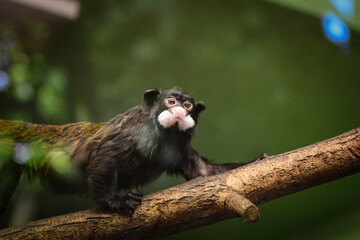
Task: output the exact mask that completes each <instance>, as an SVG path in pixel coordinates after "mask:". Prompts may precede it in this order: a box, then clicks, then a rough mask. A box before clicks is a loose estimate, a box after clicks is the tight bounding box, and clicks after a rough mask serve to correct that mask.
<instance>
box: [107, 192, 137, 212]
mask: <svg viewBox="0 0 360 240" xmlns="http://www.w3.org/2000/svg"><path fill="white" fill-rule="evenodd" d="M143 196H144V195H143V194H142V193H141V192H139V191H138V190H136V189H133V190H131V191H130V192H129V193H128V194H126V195H125V196H123V197H120V196H119V195H117V194H113V195H112V196H111V197H109V198H107V199H106V205H107V206H108V207H109V208H110V209H112V210H117V211H129V210H130V211H131V212H134V210H135V207H136V206H137V205H139V204H140V203H141V200H142V198H143Z"/></svg>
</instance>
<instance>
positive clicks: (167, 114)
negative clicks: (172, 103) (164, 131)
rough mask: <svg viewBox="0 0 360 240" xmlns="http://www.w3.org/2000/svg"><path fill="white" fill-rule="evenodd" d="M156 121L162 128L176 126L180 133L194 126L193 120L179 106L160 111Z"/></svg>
mask: <svg viewBox="0 0 360 240" xmlns="http://www.w3.org/2000/svg"><path fill="white" fill-rule="evenodd" d="M158 121H159V123H160V125H161V126H163V127H164V128H170V127H173V126H176V125H177V127H178V128H179V130H180V131H186V130H188V129H189V128H192V127H194V126H195V121H194V119H193V118H192V117H191V116H190V115H189V114H188V112H187V111H186V110H185V109H184V108H183V107H180V106H177V107H173V108H170V109H167V110H164V111H162V112H161V113H160V114H159V117H158Z"/></svg>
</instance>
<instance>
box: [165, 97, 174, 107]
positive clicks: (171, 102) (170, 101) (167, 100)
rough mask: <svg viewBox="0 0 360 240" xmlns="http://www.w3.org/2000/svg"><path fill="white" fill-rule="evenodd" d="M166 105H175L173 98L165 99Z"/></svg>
mask: <svg viewBox="0 0 360 240" xmlns="http://www.w3.org/2000/svg"><path fill="white" fill-rule="evenodd" d="M166 104H167V105H168V106H174V105H175V104H176V100H175V98H168V99H166Z"/></svg>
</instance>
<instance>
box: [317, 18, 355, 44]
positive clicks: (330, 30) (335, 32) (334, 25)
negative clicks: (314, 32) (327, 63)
mask: <svg viewBox="0 0 360 240" xmlns="http://www.w3.org/2000/svg"><path fill="white" fill-rule="evenodd" d="M322 25H323V29H324V33H325V36H326V38H327V39H328V40H329V41H330V42H333V43H335V44H341V43H346V42H348V41H349V39H350V30H349V28H348V26H347V25H346V24H345V22H343V21H342V20H341V19H340V18H339V17H338V16H336V15H335V14H333V13H326V14H325V15H324V16H323V18H322Z"/></svg>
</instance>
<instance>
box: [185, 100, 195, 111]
mask: <svg viewBox="0 0 360 240" xmlns="http://www.w3.org/2000/svg"><path fill="white" fill-rule="evenodd" d="M183 106H184V108H185V109H186V110H188V111H190V110H191V109H192V108H193V105H192V103H191V102H189V101H186V102H184V104H183Z"/></svg>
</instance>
